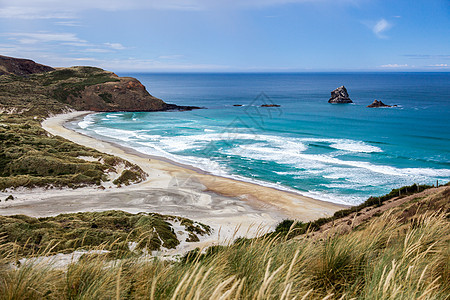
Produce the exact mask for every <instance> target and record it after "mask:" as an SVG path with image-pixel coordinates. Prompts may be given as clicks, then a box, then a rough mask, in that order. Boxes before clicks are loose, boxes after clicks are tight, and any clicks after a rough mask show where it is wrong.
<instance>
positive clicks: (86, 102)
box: [66, 77, 166, 111]
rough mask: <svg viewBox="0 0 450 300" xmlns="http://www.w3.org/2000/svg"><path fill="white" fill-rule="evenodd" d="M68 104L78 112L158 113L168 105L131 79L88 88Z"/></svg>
mask: <svg viewBox="0 0 450 300" xmlns="http://www.w3.org/2000/svg"><path fill="white" fill-rule="evenodd" d="M66 101H67V102H66V103H67V104H69V105H70V106H72V107H73V108H75V109H77V110H93V111H117V110H122V111H158V110H165V109H166V103H165V102H164V101H163V100H161V99H158V98H156V97H153V96H152V95H150V94H149V93H148V92H147V90H146V89H145V86H143V85H142V84H141V83H140V82H139V81H138V80H137V79H135V78H131V77H123V78H120V77H117V81H112V82H105V83H101V84H96V85H90V86H86V87H85V88H84V89H83V90H82V91H81V92H80V93H79V94H70V95H68V97H67V100H66Z"/></svg>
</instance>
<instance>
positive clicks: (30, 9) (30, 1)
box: [0, 0, 363, 19]
mask: <svg viewBox="0 0 450 300" xmlns="http://www.w3.org/2000/svg"><path fill="white" fill-rule="evenodd" d="M361 1H363V0H240V1H229V0H164V1H161V0H128V1H123V0H94V1H92V0H77V1H67V0H14V1H11V2H12V4H10V5H3V6H4V7H3V8H0V18H16V19H52V18H55V19H68V18H69V19H70V18H75V17H76V14H77V13H79V12H81V11H86V10H103V11H123V10H137V9H139V10H148V9H158V10H184V11H199V10H209V9H217V8H219V9H222V8H231V9H248V8H254V7H256V8H258V7H266V6H276V5H284V4H290V3H305V2H309V3H327V2H331V3H336V2H342V3H358V2H361Z"/></svg>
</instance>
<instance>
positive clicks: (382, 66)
mask: <svg viewBox="0 0 450 300" xmlns="http://www.w3.org/2000/svg"><path fill="white" fill-rule="evenodd" d="M380 67H381V68H407V67H409V66H408V65H407V64H404V65H400V64H387V65H381V66H380Z"/></svg>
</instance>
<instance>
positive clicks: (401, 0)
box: [0, 0, 450, 72]
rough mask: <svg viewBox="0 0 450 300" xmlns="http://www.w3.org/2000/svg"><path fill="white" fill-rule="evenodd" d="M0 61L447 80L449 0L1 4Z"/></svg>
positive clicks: (46, 0) (30, 0)
mask: <svg viewBox="0 0 450 300" xmlns="http://www.w3.org/2000/svg"><path fill="white" fill-rule="evenodd" d="M0 55H7V56H15V57H26V58H31V59H33V60H35V61H38V62H41V63H44V64H49V65H52V66H72V65H93V66H100V67H103V68H106V69H108V70H112V71H143V72H161V71H162V72H180V71H186V72H189V71H195V72H199V71H200V72H223V71H224V72H241V71H242V72H267V71H276V72H280V71H281V72H283V71H286V72H302V71H450V0H239V1H234V0H228V1H227V0H159V1H157V0H146V1H144V0H127V1H125V0H76V1H75V0H70V1H69V0H8V1H5V0H0Z"/></svg>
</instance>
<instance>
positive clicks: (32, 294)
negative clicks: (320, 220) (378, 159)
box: [0, 191, 450, 299]
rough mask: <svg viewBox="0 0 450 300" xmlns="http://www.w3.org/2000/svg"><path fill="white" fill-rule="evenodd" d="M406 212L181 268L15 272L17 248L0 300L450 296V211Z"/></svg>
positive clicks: (1, 280)
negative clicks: (318, 236) (319, 236)
mask: <svg viewBox="0 0 450 300" xmlns="http://www.w3.org/2000/svg"><path fill="white" fill-rule="evenodd" d="M448 200H449V199H448V193H445V191H444V192H441V193H440V194H439V195H431V196H429V197H428V198H427V199H423V200H420V201H419V202H423V203H429V202H430V201H432V202H434V203H440V202H441V203H448ZM439 201H440V202H439ZM419 202H415V203H413V204H412V205H420V203H419ZM407 209H408V207H404V208H403V209H402V210H399V209H397V210H396V211H392V210H391V211H388V212H386V213H384V214H383V215H382V216H380V217H377V218H374V219H373V220H371V221H370V222H369V223H367V224H365V225H364V226H360V228H358V229H356V230H354V231H352V232H350V233H348V234H344V235H333V236H329V237H326V238H323V239H320V240H319V239H311V238H306V237H305V238H304V239H299V240H288V241H286V240H284V239H280V238H274V237H269V236H265V237H262V238H259V239H253V240H245V239H241V240H239V242H236V243H234V244H232V245H229V246H227V247H216V248H214V251H209V252H208V253H209V254H207V255H197V256H194V257H192V256H191V257H190V258H189V259H185V260H182V261H180V262H167V261H160V260H156V259H154V260H153V259H143V258H142V257H134V258H123V259H120V258H119V257H118V258H115V259H113V260H111V259H108V258H106V257H105V256H101V255H86V256H85V257H84V259H82V260H80V261H79V262H77V263H73V264H71V265H70V266H69V267H68V268H67V269H66V270H57V269H52V268H50V267H49V265H48V264H42V263H41V264H38V263H32V262H30V263H25V264H22V265H21V266H20V267H18V268H16V269H14V268H11V267H8V266H9V265H8V263H9V262H11V261H14V253H16V250H14V249H10V251H9V252H8V254H5V255H4V256H3V257H2V261H1V263H2V265H3V267H2V269H1V270H0V299H44V298H45V299H143V298H145V299H449V295H450V285H449V284H448V283H449V282H450V247H449V245H450V224H449V214H448V211H442V209H439V208H438V207H435V209H434V210H424V211H421V210H416V213H415V214H414V215H412V216H411V217H409V218H407V219H405V218H404V216H403V215H402V214H403V213H404V211H405V210H407ZM47 251H48V249H47Z"/></svg>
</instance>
